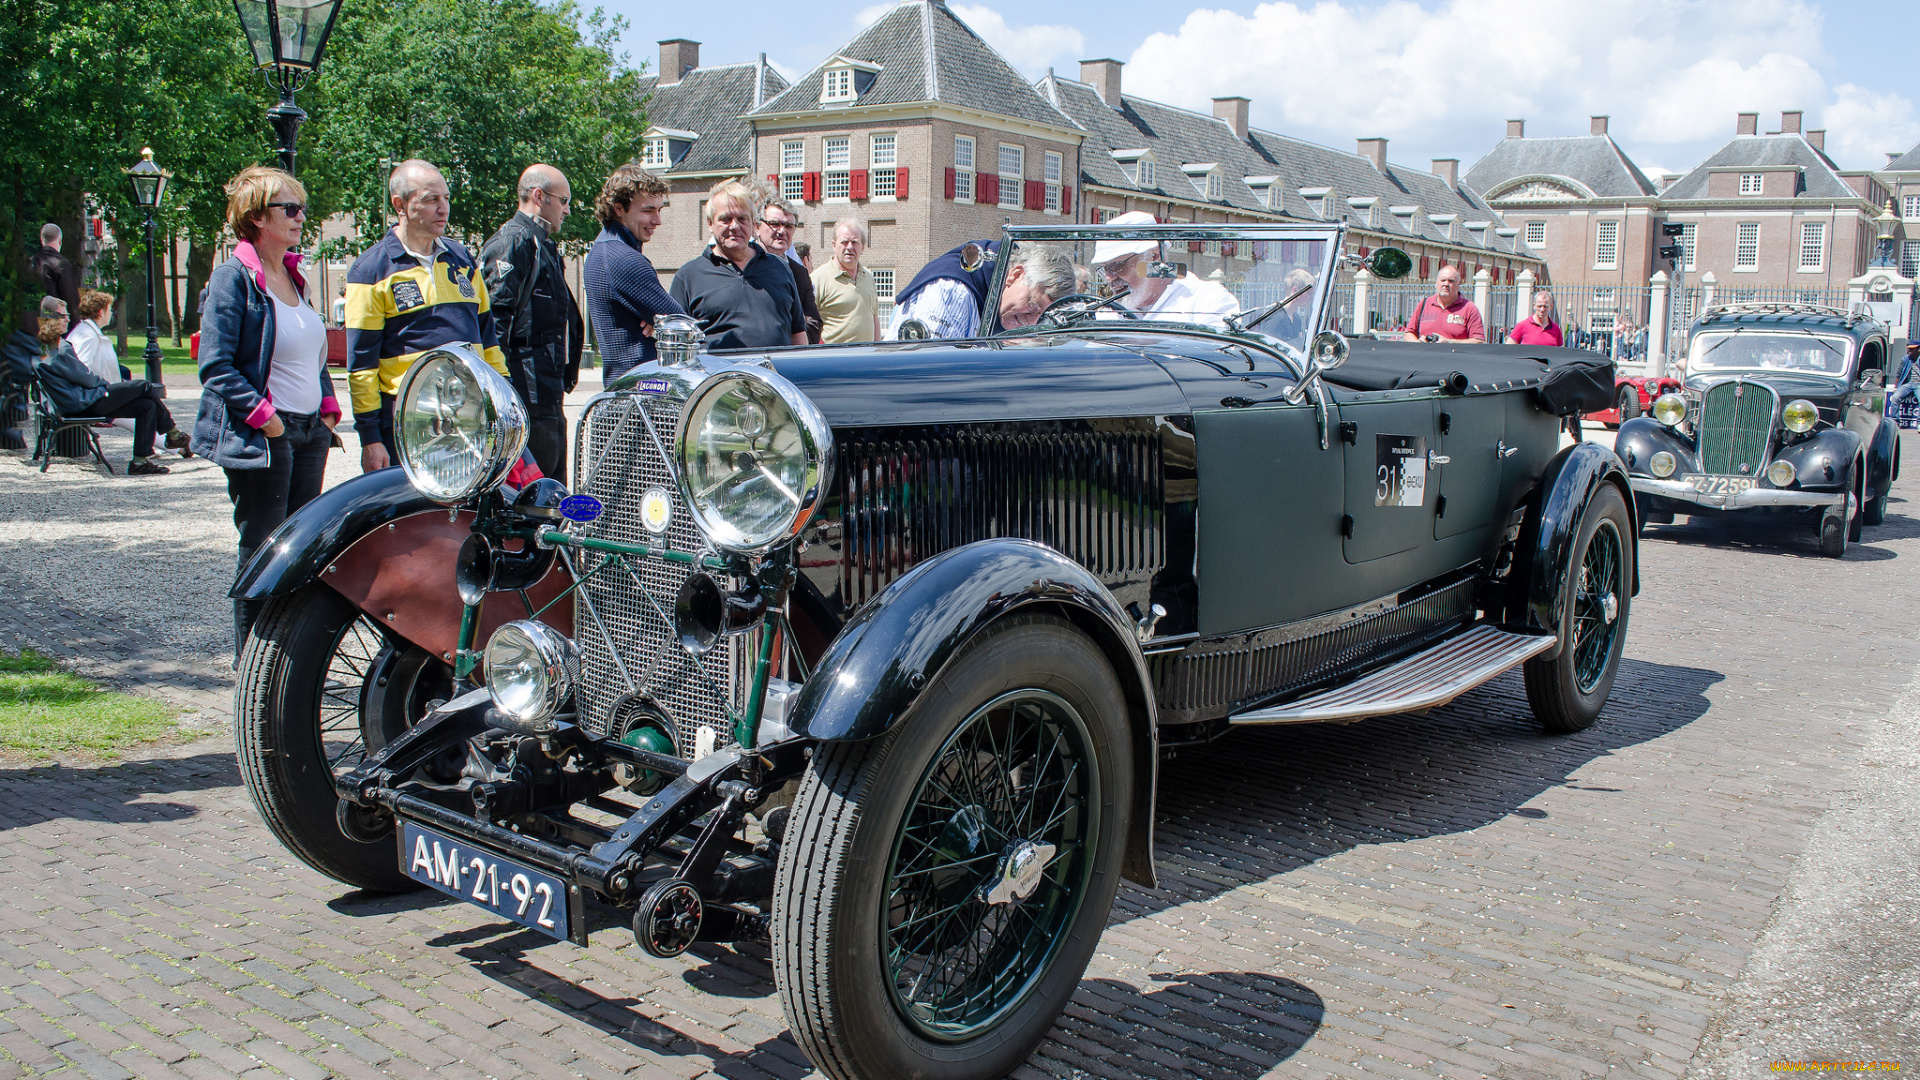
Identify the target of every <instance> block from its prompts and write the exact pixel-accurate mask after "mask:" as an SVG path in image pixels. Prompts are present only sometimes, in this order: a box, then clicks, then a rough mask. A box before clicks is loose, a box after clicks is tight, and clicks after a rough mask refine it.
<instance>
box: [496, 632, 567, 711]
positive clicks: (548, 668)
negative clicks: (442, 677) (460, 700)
mask: <svg viewBox="0 0 1920 1080" xmlns="http://www.w3.org/2000/svg"><path fill="white" fill-rule="evenodd" d="M579 681H580V650H579V648H578V647H577V646H575V645H574V643H573V641H572V639H571V638H568V637H567V636H566V635H565V634H562V633H561V632H560V631H558V630H555V629H554V628H553V627H551V626H548V625H547V624H546V623H542V622H534V621H533V620H531V619H520V620H516V621H514V622H510V623H507V624H506V625H504V626H502V627H501V628H500V629H498V630H495V631H494V632H493V637H492V638H490V639H488V641H487V692H488V693H489V694H491V695H493V705H494V708H495V709H496V710H498V713H499V716H500V719H501V720H503V721H505V722H506V724H507V725H508V726H509V727H512V728H513V729H515V730H516V731H523V732H525V733H527V734H529V735H545V734H547V733H548V732H550V731H552V730H553V729H554V728H555V727H556V726H557V725H556V723H555V721H554V718H553V714H554V713H556V712H558V711H559V709H560V704H561V702H563V701H565V700H566V699H567V695H568V694H571V693H572V692H573V687H574V685H575V684H576V683H578V682H579Z"/></svg>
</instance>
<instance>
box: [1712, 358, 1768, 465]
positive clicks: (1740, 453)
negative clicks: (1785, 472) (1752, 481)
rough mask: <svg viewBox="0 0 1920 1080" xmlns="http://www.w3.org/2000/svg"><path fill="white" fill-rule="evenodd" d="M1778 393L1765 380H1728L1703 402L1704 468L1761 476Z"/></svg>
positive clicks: (1713, 387)
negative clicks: (1760, 381)
mask: <svg viewBox="0 0 1920 1080" xmlns="http://www.w3.org/2000/svg"><path fill="white" fill-rule="evenodd" d="M1776 404H1778V395H1777V394H1775V393H1774V392H1773V388H1772V387H1770V386H1767V385H1766V384H1765V383H1753V382H1740V381H1734V382H1724V383H1721V384H1719V385H1718V386H1712V387H1708V388H1707V391H1706V393H1705V394H1703V395H1702V397H1701V402H1700V428H1699V431H1700V468H1701V471H1703V472H1708V473H1715V474H1719V475H1725V476H1758V475H1760V470H1761V468H1762V467H1764V466H1765V465H1766V463H1767V443H1768V441H1769V439H1770V438H1771V437H1772V435H1773V417H1774V413H1775V408H1774V407H1775V405H1776Z"/></svg>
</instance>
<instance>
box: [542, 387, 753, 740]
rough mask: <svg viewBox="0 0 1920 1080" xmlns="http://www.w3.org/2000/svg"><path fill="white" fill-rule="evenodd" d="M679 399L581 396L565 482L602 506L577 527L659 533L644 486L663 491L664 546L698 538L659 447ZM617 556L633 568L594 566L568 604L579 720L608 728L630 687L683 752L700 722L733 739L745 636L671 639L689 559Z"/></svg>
mask: <svg viewBox="0 0 1920 1080" xmlns="http://www.w3.org/2000/svg"><path fill="white" fill-rule="evenodd" d="M680 405H681V402H680V401H678V400H674V399H673V398H671V397H669V396H668V395H666V394H621V395H619V396H617V397H607V398H601V399H600V400H598V401H596V402H594V403H593V404H591V405H590V406H588V408H587V412H586V415H585V416H583V417H582V418H581V421H580V434H579V437H578V439H577V442H576V453H575V456H574V462H575V466H574V467H575V469H576V470H578V471H577V473H576V476H575V486H574V488H573V490H574V491H576V492H579V493H581V494H586V495H592V496H593V497H594V498H596V499H599V500H600V502H601V504H602V505H603V506H604V507H605V512H604V513H603V514H602V515H601V516H600V517H599V518H598V519H596V520H594V521H592V522H590V523H588V524H586V525H584V526H579V525H576V526H574V528H576V529H578V530H579V531H580V533H581V534H582V535H587V536H594V537H599V538H601V539H605V540H619V541H624V542H630V543H639V544H647V545H649V546H652V545H655V544H658V543H659V542H660V538H659V537H656V536H655V535H654V534H652V533H650V532H648V531H647V530H646V528H645V527H644V526H642V525H641V524H640V500H641V496H642V495H644V494H645V493H646V492H647V490H648V489H650V488H662V489H664V490H665V491H666V492H667V494H668V497H669V498H671V499H672V501H673V518H672V521H671V522H670V523H669V524H668V526H667V534H666V541H667V545H668V546H669V547H671V548H672V549H673V550H676V551H687V552H698V551H701V550H702V549H703V548H704V547H705V542H704V540H703V539H702V537H701V535H700V531H699V529H698V528H697V527H696V526H695V525H694V523H693V517H692V515H691V514H689V513H688V512H687V509H686V507H685V506H684V505H683V504H682V503H681V500H680V491H679V488H678V487H677V486H676V485H675V481H674V473H673V465H672V462H671V459H670V458H668V457H667V456H666V454H665V453H663V451H666V450H669V449H670V448H671V446H672V445H673V436H674V431H675V429H676V427H677V426H678V423H679V417H680ZM648 421H650V422H651V424H652V431H651V433H649V430H648ZM656 436H657V442H656ZM604 558H606V556H603V555H600V554H597V553H594V552H580V553H578V554H576V555H575V560H576V562H575V567H576V569H577V570H578V571H579V572H580V573H582V574H585V573H587V572H588V571H590V570H592V569H593V568H595V567H597V566H599V565H601V561H602V560H603V559H604ZM627 565H628V566H630V567H631V568H632V572H631V573H629V572H628V571H626V570H623V569H622V568H620V567H617V566H616V567H609V568H607V569H605V570H602V571H601V572H600V573H599V574H598V575H596V576H594V577H593V578H592V579H591V580H590V581H588V582H587V584H586V585H585V586H583V587H582V589H581V592H582V593H584V594H585V595H584V598H583V599H584V600H585V601H589V602H590V605H589V603H587V602H582V603H579V604H576V605H575V606H574V629H575V640H576V641H578V643H579V645H580V661H581V664H580V667H581V671H580V674H581V684H582V688H583V692H582V696H583V697H584V698H585V700H584V701H582V702H581V703H580V712H581V723H582V726H584V727H585V728H586V729H587V730H588V731H589V732H591V733H593V734H595V735H607V734H610V733H616V732H614V731H613V727H614V725H615V723H616V721H617V720H618V719H619V717H618V716H617V715H616V714H617V712H619V711H620V710H622V709H624V708H627V707H629V705H628V703H629V702H633V701H634V699H635V697H636V696H637V697H638V698H641V699H644V700H645V701H646V702H648V703H650V704H652V705H653V706H655V707H657V708H658V709H659V710H660V711H661V712H663V713H665V714H666V719H667V720H668V721H669V722H670V724H671V726H672V728H673V733H674V740H675V742H676V744H677V746H678V750H679V753H680V755H681V756H682V757H692V756H693V755H694V752H695V749H694V748H695V745H696V740H697V739H698V738H699V731H700V729H701V728H703V727H704V728H712V729H713V730H714V745H715V746H716V747H718V746H725V745H727V744H729V743H731V742H732V741H733V735H732V730H731V728H730V726H729V725H728V723H727V712H728V706H729V704H730V703H731V702H733V701H737V700H738V699H739V694H738V686H739V683H740V681H741V673H742V671H743V664H742V662H741V656H742V647H743V641H744V640H745V639H743V638H739V637H736V638H731V639H727V640H725V641H723V642H721V643H720V644H718V645H716V646H714V648H713V649H712V650H711V651H709V652H707V653H706V654H705V655H703V656H701V657H699V658H698V659H696V658H695V657H693V656H692V655H690V654H689V653H688V652H687V651H686V650H685V649H683V648H681V647H680V644H679V642H678V640H677V639H676V638H675V636H674V633H673V625H672V619H673V602H674V598H675V597H676V596H678V595H679V592H680V587H681V585H683V584H685V583H686V580H687V578H688V577H689V576H691V574H692V573H693V569H692V568H691V567H690V566H688V565H686V564H684V563H670V562H666V561H663V560H661V559H645V560H638V559H635V560H629V561H628V564H627ZM596 615H597V616H598V621H597V622H596V620H595V616H596ZM602 627H604V632H603V630H602ZM609 639H611V640H609ZM616 649H617V650H618V653H619V655H618V657H617V658H616V657H615V655H614V650H616ZM623 668H624V671H623ZM629 680H631V681H629Z"/></svg>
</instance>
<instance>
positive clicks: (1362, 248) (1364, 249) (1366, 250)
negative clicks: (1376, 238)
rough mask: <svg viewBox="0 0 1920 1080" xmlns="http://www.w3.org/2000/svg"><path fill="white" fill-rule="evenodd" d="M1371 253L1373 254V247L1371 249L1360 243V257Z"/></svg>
mask: <svg viewBox="0 0 1920 1080" xmlns="http://www.w3.org/2000/svg"><path fill="white" fill-rule="evenodd" d="M1371 254H1373V249H1372V248H1369V247H1367V245H1365V244H1361V245H1360V257H1361V258H1363V259H1364V258H1366V257H1367V256H1369V255H1371Z"/></svg>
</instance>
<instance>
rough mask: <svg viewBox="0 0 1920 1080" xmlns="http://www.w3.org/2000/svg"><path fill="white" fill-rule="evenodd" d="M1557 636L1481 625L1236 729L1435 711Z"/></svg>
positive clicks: (1251, 717) (1237, 718)
mask: <svg viewBox="0 0 1920 1080" xmlns="http://www.w3.org/2000/svg"><path fill="white" fill-rule="evenodd" d="M1556 640H1557V639H1556V638H1555V637H1554V636H1553V635H1552V634H1515V633H1510V632H1508V631H1506V630H1501V629H1499V628H1497V627H1493V626H1486V625H1481V626H1476V627H1474V628H1473V629H1471V630H1469V631H1467V632H1466V633H1464V634H1461V635H1460V636H1459V637H1454V638H1448V639H1447V640H1446V641H1443V642H1441V643H1440V644H1438V645H1435V646H1434V647H1433V648H1431V649H1428V650H1426V651H1425V652H1421V653H1415V654H1414V655H1412V656H1409V657H1407V658H1406V659H1405V660H1402V661H1400V662H1399V663H1397V664H1390V665H1388V666H1387V667H1383V668H1381V669H1380V670H1379V671H1376V672H1374V673H1373V674H1371V675H1368V676H1367V677H1366V678H1363V679H1360V680H1359V681H1357V682H1352V683H1348V684H1347V685H1345V686H1336V687H1334V688H1333V689H1331V690H1323V691H1321V692H1320V693H1317V694H1312V695H1310V696H1308V697H1303V698H1301V699H1299V700H1298V701H1290V702H1287V703H1286V704H1285V705H1275V706H1272V707H1271V708H1266V709H1253V710H1251V711H1248V712H1243V713H1236V714H1234V715H1233V716H1229V717H1228V718H1227V719H1228V721H1229V722H1231V723H1235V724H1317V723H1325V722H1327V721H1339V720H1360V719H1363V718H1365V717H1369V716H1387V715H1390V714H1393V713H1407V712H1420V711H1422V710H1424V709H1432V708H1436V707H1438V706H1441V705H1445V704H1446V703H1447V702H1449V701H1452V700H1453V699H1454V698H1457V697H1459V696H1460V695H1461V694H1464V693H1466V692H1467V691H1469V690H1471V689H1473V688H1474V687H1476V686H1479V685H1480V684H1481V683H1484V682H1487V681H1489V680H1491V679H1493V678H1494V677H1496V676H1498V675H1500V674H1501V673H1502V672H1505V671H1508V670H1510V669H1512V668H1513V667H1515V666H1517V665H1518V664H1520V663H1521V662H1522V661H1525V660H1529V659H1531V658H1533V657H1534V656H1537V655H1539V654H1540V653H1543V652H1546V651H1547V650H1548V649H1551V648H1553V645H1554V642H1555V641H1556Z"/></svg>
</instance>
